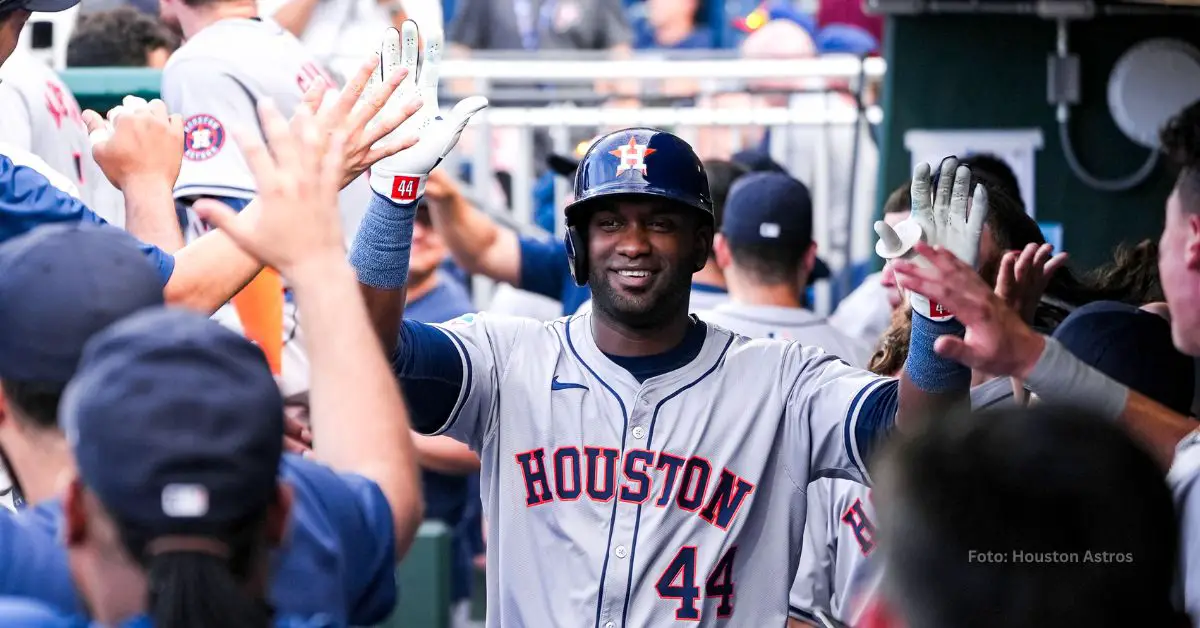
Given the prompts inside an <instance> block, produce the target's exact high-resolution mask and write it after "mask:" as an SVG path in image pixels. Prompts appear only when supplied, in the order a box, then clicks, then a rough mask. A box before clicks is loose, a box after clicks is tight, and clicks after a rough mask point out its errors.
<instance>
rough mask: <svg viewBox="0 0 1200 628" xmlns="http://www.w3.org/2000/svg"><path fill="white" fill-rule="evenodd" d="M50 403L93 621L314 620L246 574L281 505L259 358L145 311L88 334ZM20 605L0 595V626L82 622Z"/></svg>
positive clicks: (266, 549)
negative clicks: (67, 456) (68, 455)
mask: <svg viewBox="0 0 1200 628" xmlns="http://www.w3.org/2000/svg"><path fill="white" fill-rule="evenodd" d="M214 388H217V389H220V390H221V391H222V394H220V395H211V394H209V392H208V391H209V390H211V389H214ZM63 409H64V412H63V420H64V426H65V429H66V431H67V433H68V434H71V442H70V443H69V445H70V450H71V452H72V453H73V458H74V459H75V460H77V461H78V472H72V473H71V474H70V476H69V484H68V486H67V487H66V490H65V497H64V499H63V520H64V523H63V525H62V529H63V534H62V538H63V539H64V544H65V545H66V546H67V552H68V553H69V555H70V564H71V567H72V570H71V576H72V579H73V580H74V582H75V583H76V586H77V587H78V588H79V591H80V592H81V594H82V596H83V598H84V605H85V607H86V608H87V609H89V611H90V614H91V615H92V619H94V620H95V622H96V624H95V625H102V626H118V625H120V626H132V625H143V626H157V627H158V628H187V627H196V628H200V627H202V626H246V627H249V626H259V627H262V626H268V625H276V626H281V627H283V626H294V627H296V628H299V627H300V626H303V625H313V626H317V625H329V623H328V619H329V617H328V616H325V617H316V618H313V619H316V620H317V621H314V622H313V623H311V624H309V623H308V622H307V621H306V620H308V619H309V618H308V617H288V616H287V615H286V614H285V613H280V614H279V616H276V615H275V611H274V609H272V607H271V606H270V605H269V603H268V602H267V589H268V579H267V578H264V577H262V576H261V575H260V574H263V573H266V572H267V571H268V569H269V562H270V557H271V550H273V549H274V548H276V547H279V546H282V545H283V544H284V543H285V539H286V538H287V537H286V531H287V526H288V525H289V524H290V523H291V522H292V510H293V501H292V500H293V495H294V493H293V492H292V491H293V489H292V486H291V485H290V484H289V483H287V482H284V481H280V479H279V478H278V475H277V474H278V469H279V467H280V465H281V464H283V456H282V452H281V449H282V442H283V408H282V404H281V400H280V398H279V392H278V389H277V388H276V387H275V382H274V381H273V380H272V378H271V374H270V371H269V370H268V368H267V365H266V363H265V361H264V359H263V355H262V352H261V351H259V350H257V349H256V348H254V347H253V346H252V345H250V344H249V343H247V342H246V341H245V340H243V339H242V338H240V337H239V336H237V335H236V334H234V333H232V332H230V331H229V330H226V329H224V328H222V327H221V326H219V325H218V324H216V323H214V322H212V321H210V320H208V319H206V318H204V317H201V316H199V315H197V314H194V313H187V312H184V311H181V310H168V309H159V308H151V309H149V310H146V311H144V312H143V313H140V314H136V315H134V316H132V317H130V318H128V319H126V320H124V321H121V322H119V323H117V324H115V325H113V326H112V327H111V328H109V329H108V330H106V331H105V332H103V333H101V334H98V335H97V336H96V337H95V338H93V340H92V341H91V342H90V343H89V350H88V351H87V352H86V353H85V354H84V358H83V360H82V362H81V364H80V371H79V373H78V376H77V378H76V379H75V381H74V382H73V383H72V385H71V387H70V388H69V389H68V391H67V393H66V397H65V399H64V403H63ZM183 416H186V417H187V419H186V420H169V419H168V417H183ZM31 602H32V601H31V600H26V599H20V598H0V623H2V624H3V625H5V626H43V627H50V626H78V625H80V624H81V623H82V622H75V621H71V619H70V618H69V617H68V616H66V615H65V614H62V615H60V614H59V612H56V611H55V609H53V608H52V607H48V606H40V605H39V606H33V605H32V603H31ZM318 622H319V623H318Z"/></svg>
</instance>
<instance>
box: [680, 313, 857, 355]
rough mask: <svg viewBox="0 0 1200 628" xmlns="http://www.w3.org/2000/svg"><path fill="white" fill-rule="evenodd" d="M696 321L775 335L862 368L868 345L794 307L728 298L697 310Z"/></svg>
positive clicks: (754, 334)
mask: <svg viewBox="0 0 1200 628" xmlns="http://www.w3.org/2000/svg"><path fill="white" fill-rule="evenodd" d="M696 315H697V316H699V317H700V320H703V321H706V322H709V323H712V324H714V325H720V326H721V327H724V328H725V329H729V330H731V331H735V332H737V333H739V334H742V335H743V336H750V337H751V338H778V339H780V340H788V341H796V342H799V343H800V344H803V345H811V346H814V347H820V348H822V349H824V350H826V351H828V352H829V353H832V354H834V355H836V356H839V357H841V358H842V359H843V360H845V361H846V362H848V363H850V364H851V365H852V366H857V367H859V368H866V366H867V361H868V360H870V359H871V348H870V347H868V346H867V345H865V344H863V343H861V342H859V341H857V340H855V339H853V338H851V337H849V336H847V335H846V334H843V333H842V332H840V331H838V330H837V329H835V328H834V327H833V326H832V325H830V324H829V322H828V321H826V320H825V319H824V318H821V317H820V316H817V315H816V314H813V313H812V312H809V311H808V310H804V309H801V308H795V307H777V306H771V305H746V304H744V303H734V302H732V301H730V302H726V303H723V304H720V305H717V306H716V307H715V308H714V309H711V310H708V311H704V312H697V313H696Z"/></svg>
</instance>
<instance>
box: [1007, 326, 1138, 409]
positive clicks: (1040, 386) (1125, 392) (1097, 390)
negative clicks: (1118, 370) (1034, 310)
mask: <svg viewBox="0 0 1200 628" xmlns="http://www.w3.org/2000/svg"><path fill="white" fill-rule="evenodd" d="M1025 383H1026V384H1027V385H1028V386H1029V389H1030V390H1032V391H1033V392H1035V393H1037V396H1038V397H1039V398H1041V400H1042V401H1044V402H1047V403H1054V404H1062V405H1070V406H1075V407H1081V408H1084V409H1087V410H1091V411H1092V412H1096V413H1098V414H1100V415H1101V416H1103V417H1105V418H1107V419H1110V420H1116V419H1117V417H1119V416H1121V413H1122V412H1124V411H1125V403H1126V402H1127V401H1128V400H1129V388H1128V387H1126V386H1125V385H1124V384H1120V383H1118V382H1116V381H1115V380H1113V379H1111V378H1110V377H1109V376H1107V375H1105V374H1104V373H1101V372H1100V371H1098V370H1096V369H1094V368H1092V367H1090V366H1088V365H1087V364H1084V363H1083V362H1082V361H1081V360H1080V359H1079V358H1076V357H1075V356H1074V355H1071V352H1070V351H1067V349H1066V347H1064V346H1062V344H1061V343H1059V342H1058V341H1057V340H1055V339H1053V338H1046V348H1045V349H1043V350H1042V355H1041V357H1039V358H1038V361H1037V364H1035V365H1034V367H1033V372H1031V373H1030V374H1029V377H1028V378H1026V380H1025Z"/></svg>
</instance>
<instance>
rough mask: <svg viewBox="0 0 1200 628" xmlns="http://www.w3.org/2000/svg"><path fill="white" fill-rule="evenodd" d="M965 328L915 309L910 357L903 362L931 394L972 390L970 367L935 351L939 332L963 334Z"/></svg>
mask: <svg viewBox="0 0 1200 628" xmlns="http://www.w3.org/2000/svg"><path fill="white" fill-rule="evenodd" d="M964 332H965V330H964V328H963V326H962V324H960V323H959V322H958V321H955V320H949V321H946V322H944V323H938V322H934V321H931V320H929V319H928V318H925V317H924V316H921V315H920V314H917V313H915V312H914V313H913V317H912V335H911V336H910V338H909V341H908V360H906V361H905V362H904V371H905V372H906V373H908V378H909V379H910V380H912V383H914V384H916V386H917V388H920V389H921V390H923V391H925V392H927V393H931V394H949V393H954V392H959V391H961V392H964V393H966V392H968V391H970V389H971V369H969V368H967V367H965V366H963V365H962V364H959V363H958V362H955V361H954V360H950V359H947V358H943V357H942V356H940V355H938V354H936V353H934V351H933V343H934V341H935V340H937V339H938V336H943V335H947V334H953V335H955V336H958V337H960V338H961V337H962V335H963V333H964Z"/></svg>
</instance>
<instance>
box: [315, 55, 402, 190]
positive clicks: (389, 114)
mask: <svg viewBox="0 0 1200 628" xmlns="http://www.w3.org/2000/svg"><path fill="white" fill-rule="evenodd" d="M379 64H380V62H379V55H378V54H376V53H372V54H371V55H370V56H369V57H368V58H367V60H366V61H365V62H364V63H363V64H362V65H361V66H360V67H359V69H358V72H357V73H355V75H354V76H353V77H352V78H351V79H350V81H349V82H348V83H346V86H345V87H343V88H342V91H341V92H340V93H339V94H337V95H336V97H334V98H328V97H327V96H328V94H327V92H328V90H329V85H327V84H325V82H324V81H323V80H321V79H317V80H316V81H315V82H314V84H313V85H312V86H311V87H310V88H309V89H308V91H307V92H306V93H305V94H304V99H303V100H302V101H301V103H300V107H302V108H304V109H306V110H307V111H309V112H310V113H311V114H312V118H313V121H314V122H315V124H316V125H317V126H318V127H320V128H322V129H324V130H325V132H326V133H334V132H340V133H342V134H343V135H344V136H345V138H346V142H345V145H344V148H343V154H342V165H343V171H344V172H343V175H342V187H343V188H344V187H346V186H347V185H350V183H351V182H352V181H354V180H355V179H357V178H358V177H360V176H362V173H364V172H366V171H367V169H368V168H370V167H371V166H372V165H374V164H375V163H376V162H378V161H379V160H380V159H383V158H385V157H390V156H392V155H395V154H396V153H398V152H400V151H402V150H404V149H406V148H409V147H411V146H412V145H414V144H416V143H417V135H416V134H415V133H403V132H401V133H396V132H395V131H396V129H397V128H399V127H400V125H401V124H403V123H404V122H405V121H407V120H408V119H409V118H411V117H412V116H413V115H414V114H415V113H416V112H417V111H418V110H419V109H420V108H421V101H420V99H417V98H414V99H408V100H406V101H404V102H397V103H396V104H395V105H394V106H391V107H388V105H389V103H390V102H391V99H392V95H393V94H394V93H395V92H396V90H397V88H399V87H400V82H401V81H402V80H403V79H404V78H405V77H406V76H407V75H408V70H407V69H401V70H400V71H397V72H393V73H391V75H390V76H389V77H388V80H386V81H384V80H377V77H378V75H379V72H378V69H379ZM385 107H387V111H386V112H385V113H383V114H382V115H380V112H381V111H383V110H384V108H385Z"/></svg>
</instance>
